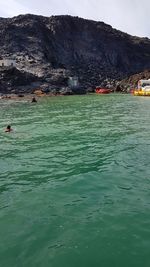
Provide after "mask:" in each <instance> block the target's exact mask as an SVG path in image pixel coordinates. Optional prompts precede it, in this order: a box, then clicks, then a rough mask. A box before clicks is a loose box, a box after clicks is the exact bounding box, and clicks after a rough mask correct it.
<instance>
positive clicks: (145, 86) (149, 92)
mask: <svg viewBox="0 0 150 267" xmlns="http://www.w3.org/2000/svg"><path fill="white" fill-rule="evenodd" d="M133 95H135V96H150V79H148V80H139V81H138V88H137V89H135V90H134V91H133Z"/></svg>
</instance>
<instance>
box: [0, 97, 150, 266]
mask: <svg viewBox="0 0 150 267" xmlns="http://www.w3.org/2000/svg"><path fill="white" fill-rule="evenodd" d="M8 123H11V125H12V127H13V128H14V132H13V133H4V131H3V129H4V128H5V126H6V125H7V124H8ZM0 129H1V130H0V266H2V267H12V266H13V267H47V266H50V267H77V266H78V267H84V266H86V267H91V266H94V267H99V266H102V267H112V266H113V267H114V266H115V267H127V266H128V267H134V266H135V267H149V266H150V256H149V255H150V98H143V97H133V96H131V95H113V94H112V95H104V96H102V95H88V96H69V97H51V98H41V99H39V101H38V103H37V104H31V103H30V102H28V101H26V100H21V101H13V100H7V101H4V100H2V101H1V102H0Z"/></svg>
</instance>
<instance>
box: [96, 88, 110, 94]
mask: <svg viewBox="0 0 150 267" xmlns="http://www.w3.org/2000/svg"><path fill="white" fill-rule="evenodd" d="M95 92H96V93H97V94H110V93H111V91H110V90H109V89H107V88H101V87H96V90H95Z"/></svg>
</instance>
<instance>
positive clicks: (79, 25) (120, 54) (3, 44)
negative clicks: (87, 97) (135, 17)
mask: <svg viewBox="0 0 150 267" xmlns="http://www.w3.org/2000/svg"><path fill="white" fill-rule="evenodd" d="M0 57H2V58H15V59H16V67H17V69H18V70H19V71H20V72H21V73H22V72H26V73H31V74H32V75H33V76H34V77H38V78H39V79H41V80H42V81H43V82H44V83H46V84H47V86H49V88H53V87H59V88H60V90H61V89H62V87H63V88H64V87H67V86H68V77H69V76H77V77H78V78H79V82H80V85H81V86H82V87H84V88H85V90H89V89H88V88H91V87H92V88H93V86H97V85H101V86H106V87H109V88H111V87H114V86H116V81H118V80H122V79H123V78H125V77H127V76H130V75H132V74H134V73H138V72H141V71H143V70H145V69H149V68H150V40H149V39H148V38H139V37H135V36H131V35H129V34H126V33H123V32H121V31H118V30H116V29H113V28H112V27H111V26H110V25H107V24H105V23H103V22H96V21H92V20H86V19H82V18H78V17H71V16H52V17H43V16H37V15H30V14H27V15H20V16H17V17H13V18H0ZM0 75H1V74H0ZM0 79H1V84H3V85H4V83H3V82H2V80H3V79H2V76H1V78H0ZM14 79H15V76H14ZM17 85H19V84H17V83H16V84H15V86H16V87H17ZM12 87H13V86H12ZM4 88H5V86H4ZM10 88H11V87H10ZM0 90H2V86H1V87H0Z"/></svg>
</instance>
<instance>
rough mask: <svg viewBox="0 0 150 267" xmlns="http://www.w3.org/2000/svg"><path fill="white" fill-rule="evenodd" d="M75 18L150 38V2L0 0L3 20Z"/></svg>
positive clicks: (127, 0) (144, 0)
mask: <svg viewBox="0 0 150 267" xmlns="http://www.w3.org/2000/svg"><path fill="white" fill-rule="evenodd" d="M27 13H30V14H38V15H43V16H52V15H72V16H79V17H82V18H86V19H92V20H96V21H103V22H105V23H107V24H110V25H111V26H112V27H113V28H116V29H118V30H121V31H123V32H127V33H129V34H131V35H136V36H140V37H149V38H150V15H149V14H150V0H142V1H141V0H0V17H13V16H17V15H19V14H27Z"/></svg>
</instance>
